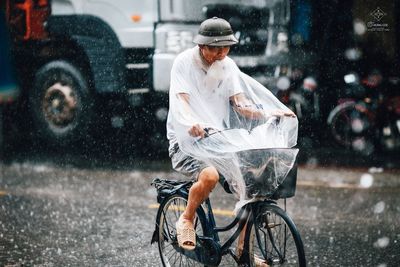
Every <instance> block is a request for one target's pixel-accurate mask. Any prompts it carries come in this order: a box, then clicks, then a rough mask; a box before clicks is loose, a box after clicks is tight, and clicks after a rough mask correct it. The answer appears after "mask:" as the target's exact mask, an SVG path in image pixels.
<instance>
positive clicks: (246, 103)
mask: <svg viewBox="0 0 400 267" xmlns="http://www.w3.org/2000/svg"><path fill="white" fill-rule="evenodd" d="M237 42H238V40H237V39H236V38H235V36H234V35H233V31H232V28H231V25H230V24H229V22H227V21H226V20H224V19H221V18H217V17H214V18H211V19H207V20H205V21H204V22H203V23H202V24H201V25H200V28H199V32H198V35H197V36H196V37H195V38H194V43H196V44H197V46H195V47H193V48H191V49H188V50H186V51H184V52H182V53H181V54H180V55H178V57H177V58H176V60H175V62H174V64H173V67H172V70H171V84H170V111H169V114H168V121H167V137H168V139H169V143H170V147H169V155H170V157H171V161H172V166H173V168H174V169H175V170H177V171H178V172H181V173H183V174H186V175H190V176H191V177H192V179H193V180H195V181H196V182H195V183H193V185H192V186H191V188H190V191H189V198H188V203H187V207H186V209H185V211H184V212H183V214H182V215H181V217H180V218H179V220H178V221H177V223H176V229H177V238H178V243H179V246H180V247H182V248H184V249H187V250H193V249H194V248H195V246H196V235H195V230H194V226H193V221H194V217H195V213H196V209H197V208H198V207H199V206H200V205H201V203H202V202H203V201H204V200H205V199H207V198H208V196H209V194H210V192H211V191H212V190H213V189H214V187H215V186H216V184H217V183H218V182H219V181H220V179H221V177H222V175H220V174H221V171H220V169H219V168H218V167H216V166H214V164H210V162H207V160H203V159H202V157H200V156H199V157H196V156H194V155H193V154H191V153H190V152H189V150H190V147H189V148H188V147H185V145H184V142H183V141H182V142H179V141H180V136H183V135H184V134H188V135H189V136H190V137H192V138H195V139H197V140H200V139H203V138H204V137H206V136H208V135H209V134H210V133H212V132H218V131H220V130H222V129H226V128H229V126H232V125H230V124H231V121H232V119H227V118H229V117H232V113H235V114H238V115H239V116H238V117H241V118H239V120H241V119H242V118H243V119H244V120H247V121H258V122H259V121H263V122H265V121H268V120H269V119H270V118H273V117H274V118H276V117H285V116H286V117H295V115H294V113H293V112H291V111H290V110H288V109H283V108H282V109H280V108H275V109H273V110H270V111H267V110H266V109H264V107H263V106H262V105H257V103H255V101H254V99H257V98H256V97H255V96H250V95H249V93H247V92H246V91H245V89H243V88H245V87H246V86H245V85H244V82H243V81H242V80H241V75H242V73H241V72H240V70H239V69H238V67H237V65H236V64H235V63H234V61H233V60H232V59H230V58H229V57H227V55H228V53H229V50H230V47H231V46H232V45H234V44H236V43H237ZM182 139H183V138H182ZM182 146H183V147H182ZM224 176H225V175H224ZM243 232H244V231H243ZM240 243H241V242H240V241H239V246H240ZM238 250H239V251H240V248H238ZM257 266H266V265H263V263H261V262H260V264H258V265H257Z"/></svg>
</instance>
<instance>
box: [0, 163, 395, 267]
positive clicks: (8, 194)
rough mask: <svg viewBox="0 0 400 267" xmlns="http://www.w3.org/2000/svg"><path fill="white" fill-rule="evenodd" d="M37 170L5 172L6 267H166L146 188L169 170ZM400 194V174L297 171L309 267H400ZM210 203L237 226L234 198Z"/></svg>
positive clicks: (218, 195)
mask: <svg viewBox="0 0 400 267" xmlns="http://www.w3.org/2000/svg"><path fill="white" fill-rule="evenodd" d="M82 160H90V159H82ZM34 161H35V162H33V160H32V159H30V158H29V157H28V158H24V159H23V160H15V161H13V160H11V162H8V163H6V164H1V163H0V168H1V172H0V175H1V176H0V177H1V178H0V266H160V263H159V258H158V251H157V246H156V245H150V239H151V235H152V231H153V230H154V218H155V214H156V209H155V208H154V204H156V199H155V197H156V194H155V190H154V189H153V188H152V187H151V186H150V182H151V180H152V179H153V178H154V177H177V176H178V175H177V174H175V173H173V172H171V171H170V169H169V163H168V162H167V161H162V160H157V161H141V160H138V159H132V164H126V165H124V167H123V168H120V167H118V166H117V165H116V164H114V165H106V166H103V165H102V164H101V163H100V164H96V166H95V167H93V166H91V164H90V163H87V164H75V163H76V162H77V161H74V162H73V163H65V161H63V160H62V159H59V158H52V159H49V158H47V159H46V157H45V158H44V159H43V158H42V159H35V160H34ZM78 161H79V160H78ZM60 162H64V163H60ZM399 194H400V172H399V171H396V170H386V169H383V170H382V169H379V168H378V169H377V168H370V169H368V168H364V167H363V168H359V169H349V168H346V169H341V168H338V167H329V168H322V167H315V166H314V167H312V166H311V167H310V166H302V167H300V170H299V176H298V188H297V193H296V196H295V198H293V199H290V200H288V211H289V214H290V215H291V216H292V218H293V219H294V221H295V222H296V224H297V226H298V228H299V230H300V232H301V235H302V237H303V241H304V243H305V247H306V254H307V260H308V263H309V266H377V267H378V266H379V267H385V266H386V267H389V266H400V198H399ZM212 203H213V205H214V208H217V209H220V210H222V212H221V213H220V215H217V222H220V223H223V222H227V221H229V220H230V219H231V217H229V211H230V210H231V209H232V208H233V206H234V199H233V198H232V196H229V195H226V194H225V193H223V191H222V189H221V188H220V187H218V188H217V189H216V190H215V191H214V192H213V195H212ZM226 266H229V263H227V265H226Z"/></svg>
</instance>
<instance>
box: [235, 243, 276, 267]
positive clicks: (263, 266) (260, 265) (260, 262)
mask: <svg viewBox="0 0 400 267" xmlns="http://www.w3.org/2000/svg"><path fill="white" fill-rule="evenodd" d="M242 252H243V244H239V246H238V247H237V248H236V255H237V257H238V258H240V257H241V256H242ZM254 264H255V266H256V267H270V266H269V265H268V264H267V263H266V262H265V260H264V259H262V258H260V257H258V256H256V255H254Z"/></svg>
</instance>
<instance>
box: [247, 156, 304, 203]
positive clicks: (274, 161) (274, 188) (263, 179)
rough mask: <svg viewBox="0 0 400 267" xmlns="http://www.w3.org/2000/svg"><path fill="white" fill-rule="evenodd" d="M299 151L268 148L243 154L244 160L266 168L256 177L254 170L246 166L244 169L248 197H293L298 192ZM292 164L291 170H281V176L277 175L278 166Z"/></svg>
mask: <svg viewBox="0 0 400 267" xmlns="http://www.w3.org/2000/svg"><path fill="white" fill-rule="evenodd" d="M288 152H289V153H288ZM297 152H298V150H297V149H268V150H252V151H247V152H246V154H241V155H240V157H241V158H242V160H244V161H248V162H251V164H253V165H255V166H256V168H257V166H258V167H260V166H263V168H264V171H262V173H261V174H260V175H258V177H255V175H254V172H251V171H247V170H246V169H245V168H244V169H243V170H242V172H243V177H244V179H245V182H246V191H247V195H248V197H249V198H253V197H267V198H271V199H279V198H290V197H293V196H294V195H295V192H296V182H297V164H296V155H297ZM266 156H267V158H268V159H269V160H268V161H265V160H263V158H264V157H266ZM293 157H294V158H293ZM293 160H294V163H293ZM292 164H293V167H292V168H291V169H290V170H289V169H288V170H285V171H284V172H282V171H281V172H280V173H281V177H276V176H275V175H276V172H275V171H276V168H280V167H284V168H288V166H292ZM284 168H283V169H284ZM286 171H287V172H286ZM278 173H279V171H278Z"/></svg>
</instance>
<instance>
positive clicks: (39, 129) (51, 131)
mask: <svg viewBox="0 0 400 267" xmlns="http://www.w3.org/2000/svg"><path fill="white" fill-rule="evenodd" d="M92 102H93V101H90V99H89V90H88V82H87V81H86V80H85V76H84V75H83V74H82V72H81V71H80V70H79V69H78V68H77V67H75V66H73V65H72V64H70V63H68V62H66V61H64V60H55V61H51V62H49V63H47V64H45V65H44V66H43V67H41V68H40V69H39V70H38V71H37V73H36V75H35V79H34V83H33V88H32V89H31V90H30V91H29V105H30V109H31V113H32V116H33V123H34V130H35V132H36V133H37V134H38V137H39V138H44V139H45V140H44V141H46V142H50V144H53V145H67V144H71V143H72V142H74V141H77V140H80V139H82V138H84V137H86V136H88V133H89V128H90V127H89V124H90V121H91V118H92V114H93V111H92V109H93V104H92Z"/></svg>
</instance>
